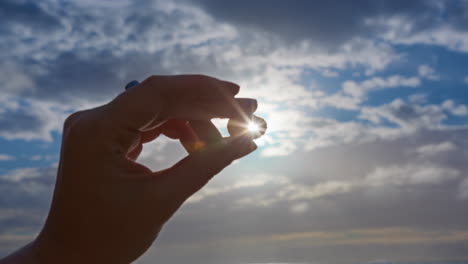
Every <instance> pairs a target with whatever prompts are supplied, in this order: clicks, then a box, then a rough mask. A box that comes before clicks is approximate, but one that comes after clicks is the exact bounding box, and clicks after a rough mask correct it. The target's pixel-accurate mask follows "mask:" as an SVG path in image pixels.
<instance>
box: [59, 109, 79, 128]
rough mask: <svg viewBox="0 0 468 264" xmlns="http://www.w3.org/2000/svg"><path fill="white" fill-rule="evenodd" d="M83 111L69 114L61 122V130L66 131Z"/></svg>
mask: <svg viewBox="0 0 468 264" xmlns="http://www.w3.org/2000/svg"><path fill="white" fill-rule="evenodd" d="M83 112H84V111H78V112H74V113H72V114H70V115H69V116H68V117H67V118H66V119H65V121H64V122H63V129H64V130H65V131H66V130H68V129H69V128H70V127H71V126H72V125H73V124H74V123H75V122H76V121H77V120H78V119H79V118H80V117H81V116H82V114H83Z"/></svg>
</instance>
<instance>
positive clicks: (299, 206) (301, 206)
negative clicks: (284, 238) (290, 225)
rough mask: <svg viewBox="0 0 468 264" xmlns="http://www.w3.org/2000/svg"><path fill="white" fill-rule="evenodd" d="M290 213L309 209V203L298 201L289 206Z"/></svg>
mask: <svg viewBox="0 0 468 264" xmlns="http://www.w3.org/2000/svg"><path fill="white" fill-rule="evenodd" d="M290 210H291V213H293V214H303V213H305V212H307V210H309V205H308V204H307V203H306V202H299V203H296V204H294V205H292V206H291V209H290Z"/></svg>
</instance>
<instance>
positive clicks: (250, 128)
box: [247, 121, 260, 133]
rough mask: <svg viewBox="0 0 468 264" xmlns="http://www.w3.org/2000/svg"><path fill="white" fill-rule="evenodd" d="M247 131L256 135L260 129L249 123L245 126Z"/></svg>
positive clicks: (253, 123) (255, 124)
mask: <svg viewBox="0 0 468 264" xmlns="http://www.w3.org/2000/svg"><path fill="white" fill-rule="evenodd" d="M247 130H248V131H249V132H250V133H256V132H258V131H259V130H260V127H259V126H258V124H257V123H255V122H252V121H251V122H249V123H248V124H247Z"/></svg>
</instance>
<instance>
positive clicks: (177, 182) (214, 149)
mask: <svg viewBox="0 0 468 264" xmlns="http://www.w3.org/2000/svg"><path fill="white" fill-rule="evenodd" d="M255 149H257V145H256V144H255V143H254V142H253V141H252V138H251V137H247V136H236V137H228V138H223V139H222V140H221V141H219V142H218V143H217V144H211V145H208V146H207V147H206V148H205V149H203V150H201V151H197V152H193V153H191V154H190V155H188V156H187V157H185V158H184V159H182V160H181V161H179V162H178V163H177V164H175V165H174V166H173V167H171V168H169V169H168V170H166V171H164V173H162V174H161V173H157V172H156V174H158V177H157V178H159V179H160V180H161V181H162V182H161V181H158V183H159V184H160V186H161V187H162V186H164V187H163V191H164V190H166V191H167V192H168V195H170V196H175V197H171V198H174V199H176V200H177V201H181V202H183V201H185V200H186V199H187V198H189V197H190V196H191V195H192V194H194V193H195V192H197V191H198V190H200V189H201V188H202V187H203V186H204V185H205V184H206V183H208V181H209V180H210V179H211V178H213V176H215V175H216V174H218V173H219V172H221V171H222V170H223V169H224V168H225V167H227V166H228V165H229V164H231V163H232V162H233V161H234V160H236V159H239V158H241V157H243V156H246V155H248V154H249V153H251V152H253V151H254V150H255Z"/></svg>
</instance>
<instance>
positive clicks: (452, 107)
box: [442, 100, 468, 116]
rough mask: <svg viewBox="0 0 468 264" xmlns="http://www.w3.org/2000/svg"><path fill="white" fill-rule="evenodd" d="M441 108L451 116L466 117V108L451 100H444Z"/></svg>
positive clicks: (467, 108)
mask: <svg viewBox="0 0 468 264" xmlns="http://www.w3.org/2000/svg"><path fill="white" fill-rule="evenodd" d="M442 108H444V109H445V110H447V111H449V112H450V113H451V114H453V115H457V116H468V106H466V105H462V104H460V105H457V104H455V102H454V101H453V100H445V101H444V102H443V103H442Z"/></svg>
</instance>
